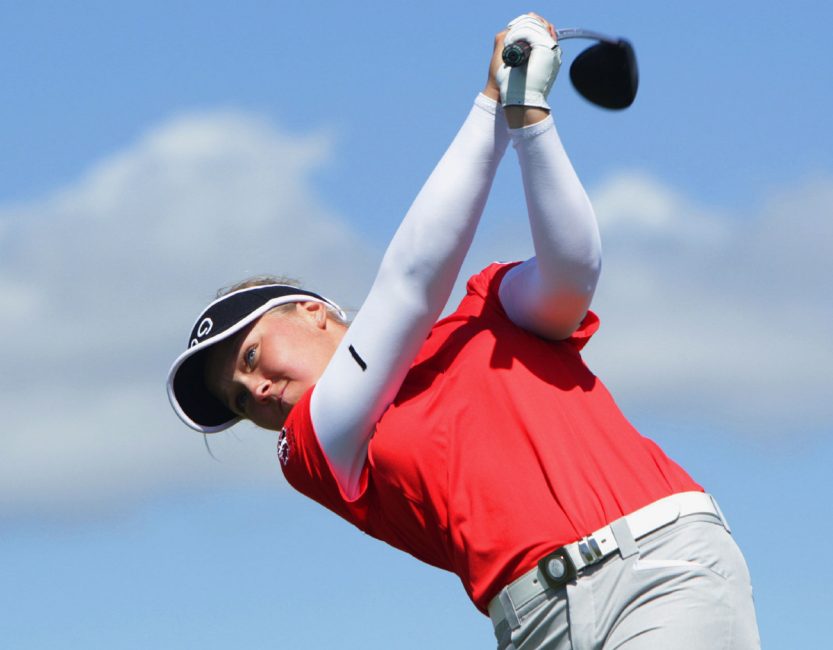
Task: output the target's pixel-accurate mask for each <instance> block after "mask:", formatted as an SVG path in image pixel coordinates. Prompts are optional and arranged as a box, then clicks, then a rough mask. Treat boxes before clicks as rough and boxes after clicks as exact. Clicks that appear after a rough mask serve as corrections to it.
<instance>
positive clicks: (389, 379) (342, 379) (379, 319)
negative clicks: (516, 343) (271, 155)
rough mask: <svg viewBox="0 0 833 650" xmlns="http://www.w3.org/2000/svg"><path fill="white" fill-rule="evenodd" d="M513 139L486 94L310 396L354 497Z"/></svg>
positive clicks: (337, 469) (411, 213) (331, 457)
mask: <svg viewBox="0 0 833 650" xmlns="http://www.w3.org/2000/svg"><path fill="white" fill-rule="evenodd" d="M508 140H509V136H508V134H507V127H506V122H505V120H504V119H503V115H502V109H501V108H500V106H499V105H498V104H497V102H495V101H494V100H493V99H491V98H488V97H486V96H484V95H483V94H481V95H480V96H478V98H477V100H476V101H475V105H474V106H473V107H472V110H471V112H470V113H469V116H468V118H467V119H466V121H465V123H464V124H463V126H462V128H461V129H460V131H459V132H458V134H457V136H456V137H455V139H454V141H453V142H452V144H451V146H450V147H449V149H448V150H447V151H446V153H445V155H444V156H443V157H442V159H441V160H440V162H439V163H438V164H437V167H436V168H435V169H434V171H433V173H432V174H431V176H430V177H429V178H428V180H427V181H426V183H425V185H424V186H423V188H422V190H421V191H420V192H419V194H418V195H417V197H416V199H415V200H414V203H413V205H412V206H411V208H410V210H408V213H407V214H406V215H405V218H404V220H403V221H402V223H401V225H400V226H399V229H398V230H397V231H396V234H395V235H394V237H393V240H392V241H391V243H390V245H389V246H388V249H387V251H386V252H385V255H384V257H383V259H382V264H381V266H380V268H379V272H378V274H377V276H376V279H375V281H374V283H373V286H372V287H371V289H370V292H369V293H368V296H367V298H366V300H365V302H364V304H363V305H362V307H361V309H360V310H359V312H358V313H357V315H356V317H355V319H354V320H353V323H352V324H351V326H350V328H349V329H348V330H347V333H346V334H345V336H344V338H343V339H342V341H341V344H340V345H339V347H338V349H337V350H336V353H335V355H334V356H333V358H332V360H331V361H330V363H329V365H328V366H327V368H326V370H325V371H324V374H323V375H322V376H321V379H320V380H319V382H318V384H317V385H316V386H315V388H314V390H313V393H312V398H311V401H310V415H311V418H312V422H313V426H314V428H315V432H316V435H317V436H318V439H319V442H320V444H321V448H322V450H323V451H324V453H325V455H326V456H327V459H328V461H329V463H330V467H331V468H332V470H333V473H334V474H335V476H336V478H337V480H338V482H339V484H340V486H341V488H342V490H343V491H344V493H345V495H346V496H347V497H348V498H350V497H353V496H355V495H356V494H357V491H358V488H359V479H360V477H361V472H362V468H363V467H364V464H365V460H366V458H367V448H368V443H369V440H370V436H371V435H372V433H373V431H374V429H375V426H376V423H377V422H378V420H379V418H380V417H381V416H382V413H384V411H385V409H386V408H387V407H388V406H389V405H390V403H391V402H392V400H393V398H394V397H395V396H396V393H397V392H398V391H399V387H400V386H401V384H402V381H403V380H404V378H405V375H406V374H407V372H408V369H409V368H410V366H411V363H412V362H413V359H414V357H415V356H416V355H417V353H418V352H419V350H420V348H421V347H422V345H423V343H424V342H425V338H426V336H427V335H428V332H429V331H430V329H431V326H432V325H433V324H434V322H435V321H436V319H437V317H438V316H439V315H440V313H441V312H442V309H443V307H444V306H445V303H446V301H447V300H448V297H449V295H450V293H451V290H452V288H453V286H454V282H455V280H456V278H457V274H458V273H459V270H460V266H461V264H462V262H463V259H464V257H465V255H466V252H467V251H468V248H469V245H470V244H471V241H472V237H473V236H474V232H475V230H476V228H477V224H478V221H479V219H480V215H481V213H482V211H483V206H484V205H485V203H486V198H487V196H488V193H489V189H490V188H491V185H492V180H493V179H494V175H495V170H496V169H497V165H498V163H499V161H500V159H501V157H502V155H503V152H504V150H505V148H506V145H507V143H508Z"/></svg>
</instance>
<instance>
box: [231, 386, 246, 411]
mask: <svg viewBox="0 0 833 650" xmlns="http://www.w3.org/2000/svg"><path fill="white" fill-rule="evenodd" d="M248 400H249V394H248V393H247V392H246V391H245V390H241V391H240V392H239V393H237V397H235V398H234V406H235V407H237V411H238V412H240V413H245V412H246V402H248Z"/></svg>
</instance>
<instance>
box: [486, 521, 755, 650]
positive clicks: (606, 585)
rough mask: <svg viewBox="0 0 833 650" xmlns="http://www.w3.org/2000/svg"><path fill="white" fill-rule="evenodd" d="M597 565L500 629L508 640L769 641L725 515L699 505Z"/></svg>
mask: <svg viewBox="0 0 833 650" xmlns="http://www.w3.org/2000/svg"><path fill="white" fill-rule="evenodd" d="M620 536H624V537H629V534H628V531H627V528H625V531H624V532H621V531H620V532H617V535H616V540H617V542H618V543H619V547H620V553H615V554H614V555H612V556H611V557H609V558H607V559H605V560H604V561H603V562H601V563H599V564H597V565H594V566H591V567H588V568H587V569H585V570H584V571H583V572H582V573H581V574H580V575H579V577H578V579H577V580H575V581H573V582H571V583H568V584H567V586H566V587H563V588H561V589H551V590H548V591H547V592H545V593H543V594H541V595H540V596H539V597H538V598H536V599H534V600H532V601H531V602H530V603H528V604H527V605H525V606H524V607H523V608H521V609H520V610H518V611H515V612H514V614H515V615H516V616H512V617H509V618H511V619H516V620H517V622H518V625H517V626H516V627H515V628H514V629H512V628H511V627H510V624H509V622H508V620H504V621H502V622H501V623H500V625H498V626H497V628H496V629H495V636H496V637H497V640H498V649H499V650H539V649H546V650H591V649H592V650H596V649H598V650H612V649H613V648H621V649H623V650H643V649H649V648H650V649H651V650H657V649H662V650H677V649H679V650H683V649H685V650H721V649H726V650H730V649H737V650H740V649H743V650H746V649H747V648H760V639H759V637H758V626H757V622H756V620H755V609H754V605H753V603H752V585H751V581H750V578H749V571H748V569H747V567H746V562H745V561H744V559H743V556H742V555H741V552H740V549H739V548H738V547H737V544H735V542H734V540H733V539H732V536H731V535H730V534H729V532H728V531H727V530H726V529H725V528H724V527H723V524H722V522H721V521H720V519H719V518H717V517H713V516H711V515H691V516H688V517H684V518H681V519H680V520H678V521H677V522H675V523H673V524H670V525H668V526H665V527H664V528H660V529H659V530H656V531H654V532H653V533H651V534H649V535H646V536H645V537H643V538H641V539H640V540H638V541H636V542H634V541H633V538H630V539H620V538H619V537H620Z"/></svg>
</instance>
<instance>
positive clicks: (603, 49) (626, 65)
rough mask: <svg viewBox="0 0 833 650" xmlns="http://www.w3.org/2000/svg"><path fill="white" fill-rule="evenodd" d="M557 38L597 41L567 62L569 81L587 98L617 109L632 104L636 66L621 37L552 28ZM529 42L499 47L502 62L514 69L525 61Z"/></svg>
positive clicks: (627, 42)
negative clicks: (501, 48) (568, 63)
mask: <svg viewBox="0 0 833 650" xmlns="http://www.w3.org/2000/svg"><path fill="white" fill-rule="evenodd" d="M555 37H556V40H557V41H559V42H560V41H564V40H568V39H571V38H587V39H591V40H594V41H599V42H598V43H596V44H595V45H591V46H590V47H588V48H587V49H586V50H584V51H583V52H581V53H580V54H579V55H578V56H577V57H576V58H575V60H574V61H573V63H572V64H571V65H570V81H571V82H572V83H573V86H574V87H575V89H576V90H577V91H578V92H579V94H580V95H581V96H582V97H584V98H585V99H586V100H587V101H589V102H591V103H593V104H596V105H597V106H601V107H602V108H609V109H614V110H620V109H623V108H627V107H628V106H630V105H631V104H633V101H634V99H636V90H637V88H638V86H639V69H638V67H637V64H636V54H635V53H634V50H633V46H632V45H631V44H630V42H629V41H627V40H625V39H624V38H614V37H612V36H607V35H605V34H600V33H599V32H594V31H591V30H589V29H581V28H580V27H566V28H564V29H556V30H555ZM531 49H532V48H531V47H530V45H529V43H527V42H526V41H517V42H516V43H513V44H512V45H507V46H506V47H505V48H504V50H503V62H504V63H505V64H506V65H508V66H509V67H512V68H515V67H517V66H520V65H523V64H524V63H526V60H527V58H529V53H530V51H531Z"/></svg>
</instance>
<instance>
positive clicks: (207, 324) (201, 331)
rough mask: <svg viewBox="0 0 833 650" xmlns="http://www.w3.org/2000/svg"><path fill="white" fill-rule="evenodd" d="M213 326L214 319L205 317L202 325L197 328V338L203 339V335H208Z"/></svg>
mask: <svg viewBox="0 0 833 650" xmlns="http://www.w3.org/2000/svg"><path fill="white" fill-rule="evenodd" d="M212 327H214V321H213V320H211V319H210V318H203V319H202V322H201V323H200V326H199V327H198V328H197V338H199V339H201V338H202V337H203V336H206V335H207V334H208V333H209V332H210V331H211V328H212Z"/></svg>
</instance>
